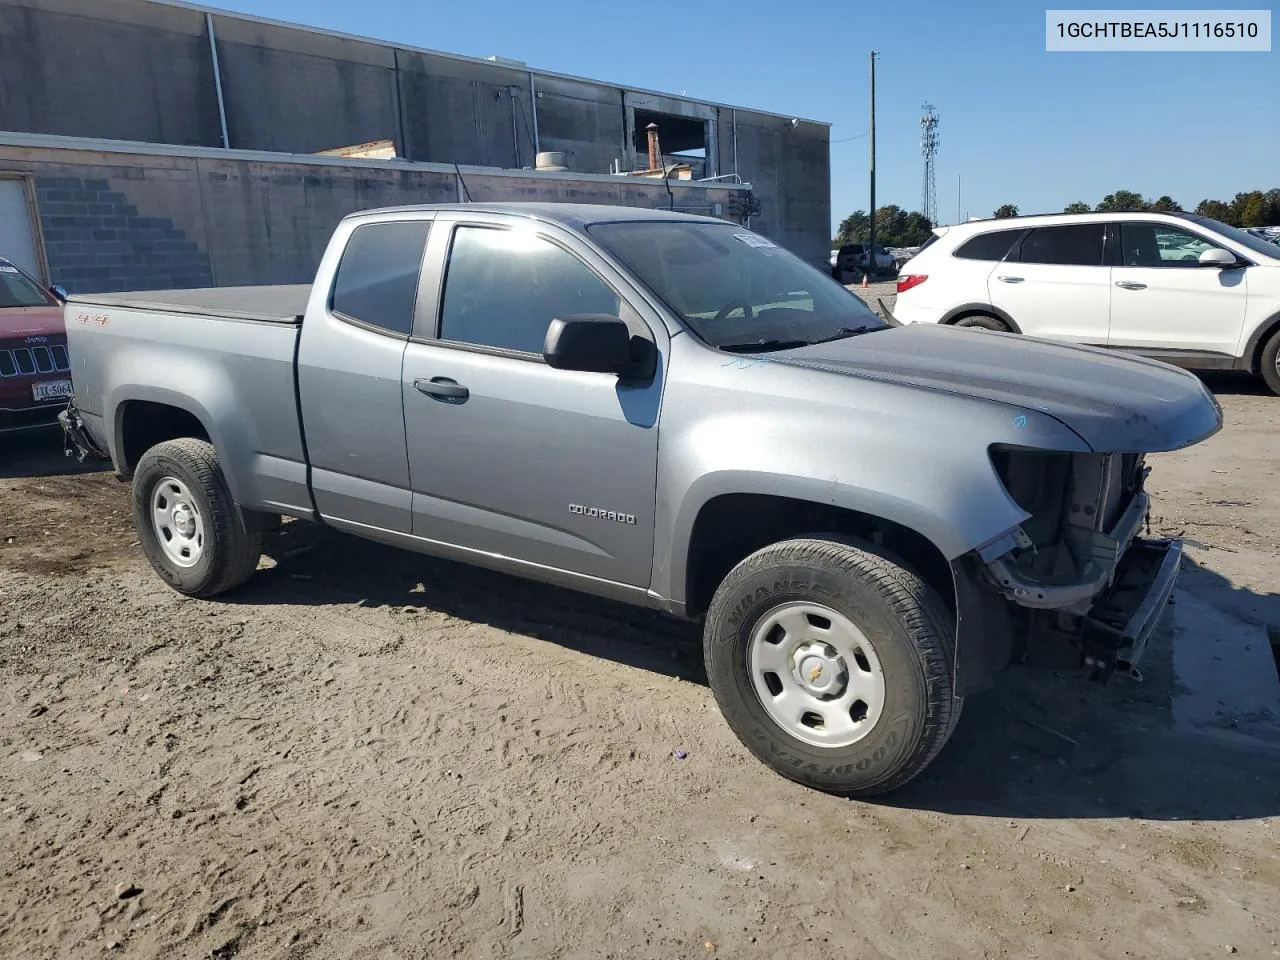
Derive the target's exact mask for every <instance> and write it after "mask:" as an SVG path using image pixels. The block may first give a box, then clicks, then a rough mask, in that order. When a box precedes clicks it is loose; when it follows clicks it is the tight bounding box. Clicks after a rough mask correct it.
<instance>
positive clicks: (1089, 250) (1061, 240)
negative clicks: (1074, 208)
mask: <svg viewBox="0 0 1280 960" xmlns="http://www.w3.org/2000/svg"><path fill="white" fill-rule="evenodd" d="M1105 233H1106V225H1105V224H1102V223H1072V224H1068V225H1065V226H1061V227H1038V228H1036V229H1035V230H1032V231H1031V234H1030V236H1028V237H1027V239H1025V240H1023V241H1022V253H1021V257H1020V259H1021V261H1022V262H1023V263H1054V264H1060V265H1063V266H1075V267H1100V266H1102V238H1103V236H1104V235H1105Z"/></svg>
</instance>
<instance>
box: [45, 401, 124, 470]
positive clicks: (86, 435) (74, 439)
mask: <svg viewBox="0 0 1280 960" xmlns="http://www.w3.org/2000/svg"><path fill="white" fill-rule="evenodd" d="M58 423H59V425H60V426H61V427H62V452H63V453H64V454H66V455H67V456H68V457H75V458H76V459H77V460H79V461H80V462H81V463H83V462H84V461H85V460H86V459H93V460H110V459H111V455H110V454H109V453H107V452H106V451H105V450H103V449H102V448H100V447H99V446H98V444H97V443H96V442H94V439H93V435H92V434H91V433H90V432H89V430H88V428H87V427H86V426H85V423H84V419H83V418H82V417H81V416H80V411H79V409H77V407H76V404H75V400H70V401H68V402H67V407H66V409H65V410H63V411H62V412H60V413H59V414H58Z"/></svg>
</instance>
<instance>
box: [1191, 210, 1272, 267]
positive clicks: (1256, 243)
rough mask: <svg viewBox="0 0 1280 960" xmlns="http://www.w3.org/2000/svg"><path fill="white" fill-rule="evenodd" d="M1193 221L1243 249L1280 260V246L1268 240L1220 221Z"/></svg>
mask: <svg viewBox="0 0 1280 960" xmlns="http://www.w3.org/2000/svg"><path fill="white" fill-rule="evenodd" d="M1191 220H1192V221H1193V222H1195V223H1198V224H1200V225H1201V226H1202V227H1207V228H1208V229H1210V230H1212V231H1214V232H1215V233H1220V234H1222V235H1223V236H1224V237H1226V238H1227V239H1229V240H1234V241H1235V242H1236V243H1238V244H1240V246H1242V247H1248V248H1249V249H1250V250H1252V251H1253V252H1254V253H1260V254H1262V255H1263V256H1264V257H1270V258H1271V259H1272V260H1280V246H1277V245H1276V244H1274V243H1271V242H1269V241H1267V240H1263V239H1262V238H1261V237H1258V236H1255V235H1254V234H1252V233H1246V232H1245V231H1243V230H1238V229H1236V228H1235V227H1230V226H1227V224H1225V223H1222V222H1220V221H1218V220H1213V219H1210V218H1209V217H1192V218H1191Z"/></svg>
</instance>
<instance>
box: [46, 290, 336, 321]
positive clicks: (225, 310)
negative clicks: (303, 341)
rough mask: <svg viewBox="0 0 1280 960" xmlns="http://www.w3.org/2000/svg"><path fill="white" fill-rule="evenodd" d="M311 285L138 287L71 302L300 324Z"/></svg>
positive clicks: (227, 318) (90, 294) (80, 298)
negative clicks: (136, 289)
mask: <svg viewBox="0 0 1280 960" xmlns="http://www.w3.org/2000/svg"><path fill="white" fill-rule="evenodd" d="M310 296H311V285H310V284H308V283H301V284H284V285H276V286H261V287H198V288H194V289H189V290H138V291H133V292H128V293H85V294H76V295H75V296H73V297H71V300H70V303H72V304H77V303H82V304H87V305H91V306H99V307H116V308H123V309H128V310H149V311H159V312H162V313H175V314H195V315H198V316H202V317H216V318H219V319H224V320H257V321H260V322H263V323H287V324H293V325H297V324H300V323H302V315H303V314H304V313H305V312H306V310H307V298H308V297H310Z"/></svg>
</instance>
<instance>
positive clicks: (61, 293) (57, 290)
mask: <svg viewBox="0 0 1280 960" xmlns="http://www.w3.org/2000/svg"><path fill="white" fill-rule="evenodd" d="M49 292H50V293H52V294H53V295H54V296H55V297H57V298H58V300H60V301H61V302H62V303H66V302H67V296H68V294H67V288H66V287H61V286H58V285H57V284H55V285H54V286H52V287H50V288H49Z"/></svg>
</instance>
